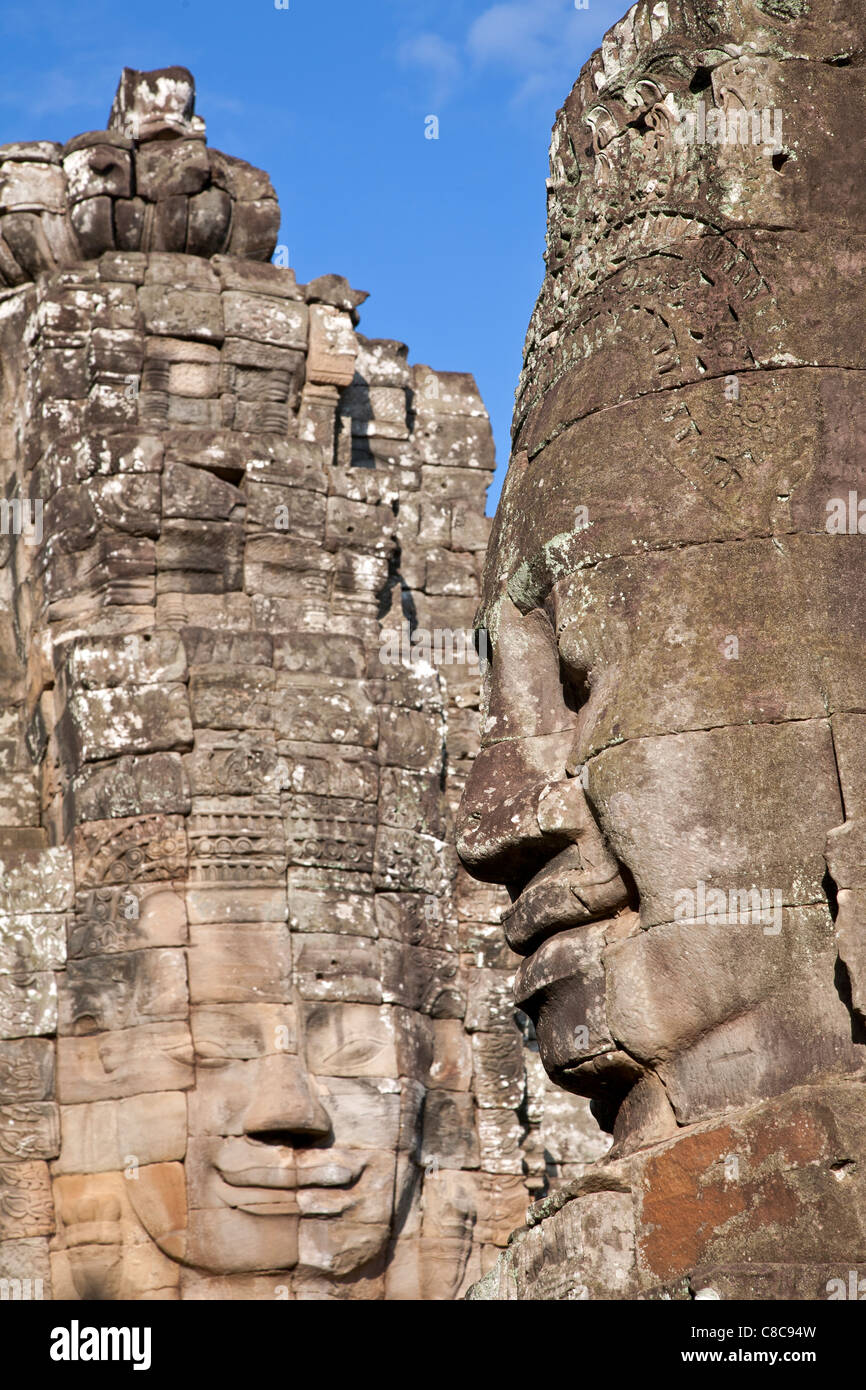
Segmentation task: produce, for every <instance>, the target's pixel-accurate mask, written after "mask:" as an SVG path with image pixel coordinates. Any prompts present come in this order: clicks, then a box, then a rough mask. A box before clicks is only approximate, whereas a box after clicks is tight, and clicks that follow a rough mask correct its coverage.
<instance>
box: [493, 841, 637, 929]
mask: <svg viewBox="0 0 866 1390" xmlns="http://www.w3.org/2000/svg"><path fill="white" fill-rule="evenodd" d="M626 901H627V897H626V894H625V891H624V887H623V882H622V879H621V878H620V876H619V873H618V871H617V869H616V867H615V866H614V867H613V868H612V869H611V868H609V867H608V866H605V867H604V868H603V869H601V870H598V869H587V868H585V867H584V865H583V862H582V860H581V858H580V852H579V850H578V849H577V846H575V845H572V846H569V848H568V849H565V850H563V851H562V852H561V853H560V854H557V855H556V856H555V857H554V858H553V859H551V860H550V861H549V862H548V863H547V864H545V866H544V868H543V869H541V870H540V871H539V873H537V874H536V875H535V877H534V878H532V879H530V881H529V883H528V884H527V885H526V887H525V888H524V889H523V891H522V892H521V894H520V896H519V898H518V899H517V901H516V902H515V903H513V904H512V906H511V907H510V908H509V909H508V911H507V912H505V913H503V915H502V925H503V927H504V929H505V939H506V941H507V942H508V944H509V946H510V947H511V949H512V950H513V951H517V953H518V954H519V955H527V954H528V953H529V952H530V951H532V950H533V949H535V948H536V947H537V946H539V945H540V944H541V942H542V941H544V940H545V938H546V937H548V936H550V935H551V932H552V931H556V930H566V929H567V928H569V927H576V926H582V925H584V924H585V923H587V922H597V921H601V920H602V919H604V918H606V917H612V916H613V915H614V914H615V913H616V912H617V911H618V909H619V908H621V907H624V906H625V905H626Z"/></svg>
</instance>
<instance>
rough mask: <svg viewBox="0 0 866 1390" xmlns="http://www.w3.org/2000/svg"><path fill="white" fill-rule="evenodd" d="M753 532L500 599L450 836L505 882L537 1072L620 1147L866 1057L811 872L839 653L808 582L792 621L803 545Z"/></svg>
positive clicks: (835, 815) (820, 870)
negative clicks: (785, 553) (758, 538)
mask: <svg viewBox="0 0 866 1390" xmlns="http://www.w3.org/2000/svg"><path fill="white" fill-rule="evenodd" d="M770 548H771V547H770V546H769V543H763V544H761V543H755V546H754V547H753V548H752V549H751V550H750V548H749V547H747V546H745V545H740V546H739V547H738V548H737V550H736V551H735V552H734V551H733V548H732V552H731V553H726V554H722V553H721V552H720V550H719V548H717V547H702V548H697V547H696V548H694V549H693V550H692V551H681V552H675V553H669V554H666V555H650V556H641V557H640V560H638V561H632V560H631V559H630V560H628V561H621V562H620V561H611V562H610V563H609V564H606V565H598V566H597V567H595V569H593V570H591V571H587V572H584V573H582V574H579V575H577V576H573V577H570V578H566V579H563V580H560V581H558V582H557V583H555V584H554V586H553V588H552V590H551V591H550V593H549V594H548V596H547V598H546V600H545V601H544V604H543V606H540V607H536V608H533V609H531V610H530V611H528V612H526V613H523V612H521V611H520V610H519V609H518V608H517V607H516V606H515V604H514V603H512V602H511V600H510V599H508V598H505V599H503V600H502V601H501V603H500V605H499V609H498V613H497V618H496V624H498V626H497V627H496V631H495V634H494V643H493V660H492V664H491V669H490V673H489V691H488V707H487V714H486V722H485V731H484V747H483V751H482V752H481V754H480V756H479V758H478V759H477V761H476V763H475V766H474V768H473V771H472V773H471V776H470V779H469V783H468V786H467V789H466V793H465V795H464V800H463V804H462V807H461V812H460V826H459V852H460V854H461V857H462V859H463V862H464V864H465V865H466V867H467V868H468V869H469V871H470V872H471V873H472V874H473V875H474V876H476V877H478V878H481V879H484V880H487V881H496V882H500V883H504V884H505V885H506V886H507V887H508V889H509V892H510V895H511V898H512V906H511V908H510V909H509V910H508V912H507V913H506V915H505V918H504V927H505V934H506V937H507V939H508V941H509V943H510V945H511V946H512V947H513V949H515V950H516V951H518V952H519V953H520V954H522V955H524V956H525V957H526V959H525V961H524V963H523V965H522V966H521V968H520V970H519V971H518V973H517V977H516V982H515V993H516V997H517V1000H518V1002H519V1003H520V1004H521V1007H522V1008H524V1009H525V1010H526V1012H527V1013H529V1014H530V1016H531V1017H532V1018H533V1021H534V1022H535V1025H536V1030H537V1034H538V1042H539V1049H540V1052H541V1056H542V1059H543V1061H544V1063H545V1066H546V1068H547V1070H548V1072H549V1074H550V1075H551V1076H552V1077H553V1079H554V1080H556V1081H557V1082H558V1083H559V1084H560V1085H562V1086H564V1087H566V1088H567V1089H571V1090H574V1091H577V1092H579V1093H580V1094H583V1095H588V1096H590V1097H591V1098H592V1100H593V1110H594V1113H595V1114H596V1117H597V1118H598V1119H599V1121H600V1123H601V1124H602V1126H603V1127H605V1128H608V1129H610V1130H611V1131H612V1132H613V1133H614V1136H615V1139H616V1141H617V1143H618V1144H619V1145H620V1147H623V1146H625V1147H634V1146H638V1145H639V1144H641V1143H644V1142H650V1141H652V1140H655V1139H658V1138H660V1137H663V1136H664V1135H665V1134H668V1133H671V1132H673V1130H674V1129H675V1128H676V1126H677V1125H681V1124H686V1123H691V1122H692V1121H694V1120H697V1119H700V1118H702V1117H703V1116H704V1115H706V1114H709V1113H713V1112H717V1111H718V1110H721V1109H724V1108H726V1107H727V1106H730V1105H735V1104H743V1103H746V1102H748V1101H750V1100H753V1099H758V1098H760V1097H762V1096H766V1095H772V1094H777V1093H779V1092H780V1091H782V1090H784V1089H787V1088H788V1087H789V1086H791V1085H794V1084H797V1083H798V1082H799V1081H800V1080H802V1079H804V1078H805V1077H806V1076H808V1075H813V1074H815V1073H816V1072H821V1071H827V1070H831V1069H836V1070H855V1069H856V1068H857V1067H858V1066H859V1065H861V1064H862V1062H861V1054H862V1050H863V1049H862V1043H861V1035H862V1028H861V1027H859V1026H858V1024H857V1020H856V1019H854V1020H852V1015H851V1012H850V1009H849V1007H848V1005H847V1003H846V1000H845V998H843V997H840V991H839V990H838V989H837V987H836V983H835V981H834V974H835V965H836V958H837V943H836V940H835V936H834V928H833V920H832V917H831V913H830V911H829V908H828V903H827V897H826V892H825V882H826V861H825V858H824V851H825V848H826V845H827V836H828V833H829V832H830V831H831V830H832V829H833V827H835V826H838V825H839V824H840V823H841V822H842V821H843V820H844V811H843V809H842V804H841V799H840V787H839V779H838V776H837V772H836V759H835V752H834V730H833V729H832V728H831V721H830V720H829V719H828V718H827V717H826V709H827V700H826V695H827V688H828V686H834V685H835V687H836V691H837V694H836V697H835V698H838V691H839V689H840V687H841V686H843V685H844V684H845V681H846V679H848V678H850V670H849V671H848V672H847V675H846V667H850V661H849V660H848V659H847V658H846V657H845V656H844V654H843V652H842V650H841V648H840V649H839V650H836V651H822V642H821V640H820V635H819V634H820V619H821V612H822V607H821V605H822V601H823V598H824V597H826V595H824V594H823V591H822V588H821V586H820V585H817V584H816V588H817V594H816V602H815V607H814V611H812V613H811V615H810V616H809V615H807V618H806V619H804V620H802V625H801V626H800V627H797V626H796V625H792V624H791V623H790V622H787V623H786V621H785V613H784V608H785V604H786V603H789V604H790V600H791V597H792V590H793V588H794V587H795V585H796V576H794V575H793V573H792V571H793V569H794V566H795V562H796V559H797V557H794V558H793V559H792V558H791V557H790V556H789V557H787V564H786V563H782V562H781V561H780V562H779V563H776V562H775V560H774V559H773V558H771V557H770V555H769V554H768V551H769V550H770ZM776 553H777V552H774V555H775V554H776ZM800 559H801V560H802V559H803V557H800ZM713 566H715V569H714V570H713V569H712V567H713ZM720 568H721V569H722V571H723V573H722V574H721V575H720V573H719V569H720ZM726 568H727V569H729V570H730V573H725V572H724V571H725V570H726ZM768 570H771V571H773V572H772V573H768ZM826 582H827V581H826V580H824V584H825V585H826ZM804 629H805V631H804ZM737 632H739V633H740V636H741V641H742V642H743V643H747V644H748V657H749V660H748V663H747V662H746V661H745V660H744V659H743V657H744V655H745V654H744V653H743V652H742V650H741V654H740V664H739V665H738V664H737V661H736V660H731V659H730V656H729V655H728V652H729V651H730V645H729V644H728V645H727V646H726V638H727V636H728V635H729V634H731V633H737ZM770 633H775V634H777V636H776V639H775V640H774V641H772V642H770V641H769V640H766V638H767V637H768V635H769V634H770ZM779 633H784V634H786V636H785V637H783V638H779V637H778V634H779ZM759 639H760V640H759ZM833 641H834V642H835V643H836V644H837V646H838V641H839V639H838V635H837V636H836V637H835V638H834V639H833ZM810 644H812V650H813V657H812V659H811V661H805V660H804V655H803V653H804V650H805V649H808V648H809V645H810ZM827 646H828V641H827V640H826V639H825V640H824V641H823V647H824V648H826V647H827ZM816 649H817V653H816V654H815V652H816ZM837 728H838V731H839V732H838V733H837V734H836V743H837V745H838V742H839V736H840V734H844V736H845V737H846V738H847V739H848V740H849V743H850V739H851V737H853V736H854V731H853V730H850V731H848V730H847V726H845V725H844V724H843V723H841V722H840V723H839V724H838V725H837ZM804 769H808V775H805V776H804ZM822 1020H823V1021H822Z"/></svg>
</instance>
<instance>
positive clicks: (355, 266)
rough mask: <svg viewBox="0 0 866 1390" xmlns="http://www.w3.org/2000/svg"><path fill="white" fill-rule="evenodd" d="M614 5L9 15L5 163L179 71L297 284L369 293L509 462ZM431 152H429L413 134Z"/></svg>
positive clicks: (333, 5) (384, 319)
mask: <svg viewBox="0 0 866 1390" xmlns="http://www.w3.org/2000/svg"><path fill="white" fill-rule="evenodd" d="M626 8H627V0H589V8H588V9H586V10H577V9H576V8H575V3H574V0H513V2H511V3H496V4H489V3H486V2H485V0H365V2H364V3H361V0H357V3H355V2H354V0H289V7H288V8H287V9H279V10H278V9H277V8H276V7H275V3H274V0H245V3H235V2H234V0H232V2H231V3H229V2H228V0H211V3H208V4H204V3H201V2H200V0H148V3H147V4H145V5H134V6H119V5H117V4H116V3H108V0H72V3H67V4H61V3H59V0H41V3H40V4H39V5H38V6H34V5H32V4H18V3H16V2H15V0H9V2H8V3H6V0H4V7H3V8H2V10H0V55H2V56H0V77H2V81H0V143H4V142H6V141H10V140H30V139H52V140H68V139H69V138H70V137H71V136H72V135H75V134H78V133H79V132H81V131H85V130H94V129H96V130H98V129H103V128H104V126H105V124H106V121H107V118H108V110H109V107H110V105H111V99H112V96H113V94H114V89H115V87H116V85H117V80H118V78H119V76H120V70H121V68H122V67H124V66H127V67H133V68H156V67H167V66H169V65H171V64H174V63H178V64H182V65H184V66H185V67H188V68H190V69H191V71H192V73H193V74H194V76H195V79H196V85H197V100H196V109H197V111H198V112H199V114H200V115H202V116H203V117H204V118H205V120H206V121H207V127H208V142H209V143H210V144H211V145H214V146H216V147H217V148H218V149H222V150H224V151H226V152H227V153H229V154H233V155H238V156H240V157H241V158H243V159H247V160H249V161H250V162H251V163H253V164H256V165H258V166H259V167H261V168H264V169H267V171H268V173H269V174H270V175H271V178H272V179H273V182H274V186H275V188H276V191H277V196H278V197H279V200H280V205H281V208H282V214H283V225H282V231H281V235H280V241H281V242H282V243H284V244H285V245H286V246H288V248H289V253H290V260H291V264H292V265H293V266H294V268H295V270H296V272H297V275H298V279H299V280H301V281H306V280H311V279H313V278H314V277H315V276H317V275H322V274H324V273H326V272H328V271H336V272H337V273H339V274H342V275H345V276H347V278H348V279H349V280H350V281H351V283H352V284H353V285H355V286H356V287H357V288H360V289H365V290H368V291H369V292H370V299H369V300H368V302H367V303H366V304H365V305H364V307H363V310H362V319H361V331H362V332H363V333H366V334H367V335H368V336H370V337H387V338H399V339H402V340H403V341H404V342H407V343H408V344H409V347H410V358H411V360H412V361H413V362H427V363H428V364H429V365H430V366H432V367H436V368H439V369H444V370H453V371H471V372H473V373H474V374H475V376H476V378H477V380H478V383H479V386H480V387H481V392H482V395H483V396H484V400H485V402H486V404H487V407H488V409H489V410H490V414H491V417H492V420H493V426H494V432H495V436H496V447H497V459H498V468H497V476H496V482H495V484H494V488H493V489H492V490H491V494H490V503H491V505H490V508H489V509H490V510H492V504H493V503H494V502H495V498H496V497H497V496H498V493H499V488H500V486H501V480H502V476H503V474H504V470H505V467H506V464H507V461H508V443H509V430H510V423H511V411H512V406H513V400H514V389H515V386H516V384H517V377H518V373H519V371H520V361H521V351H522V346H523V339H524V335H525V332H526V326H527V324H528V321H529V315H530V313H531V311H532V306H533V303H534V302H535V297H536V295H537V293H538V289H539V287H540V284H541V278H542V274H543V268H544V267H543V262H542V255H543V251H544V217H545V185H544V180H545V178H546V177H547V148H548V141H549V135H550V127H551V125H552V122H553V117H554V115H555V112H556V109H557V107H558V106H560V105H561V104H562V102H563V101H564V100H565V97H566V96H567V94H568V92H569V90H570V88H571V86H572V84H573V82H574V80H575V78H576V77H577V74H578V72H579V70H580V67H581V65H582V63H583V62H584V61H585V59H586V58H587V57H588V56H589V54H590V53H591V52H592V50H593V48H595V47H596V46H597V45H598V43H599V40H600V39H601V36H602V34H603V33H604V32H605V30H606V29H607V28H608V27H609V26H610V24H611V23H613V22H614V20H616V19H617V18H618V17H619V15H620V14H622V13H623V12H624V10H625V9H626ZM431 115H435V116H437V117H438V120H439V139H438V140H429V139H425V120H426V118H427V117H428V116H431Z"/></svg>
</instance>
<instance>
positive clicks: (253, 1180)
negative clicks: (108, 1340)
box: [183, 1004, 400, 1277]
mask: <svg viewBox="0 0 866 1390" xmlns="http://www.w3.org/2000/svg"><path fill="white" fill-rule="evenodd" d="M346 1010H348V1011H349V1012H350V1013H351V1011H352V1006H351V1005H340V1004H337V1005H329V1006H327V1009H326V1010H325V1012H327V1013H329V1015H330V1017H329V1018H328V1020H327V1022H326V1023H325V1024H324V1025H323V1026H324V1028H325V1029H326V1030H327V1031H328V1032H329V1033H330V1032H333V1030H334V1029H335V1028H336V1029H338V1030H339V1029H340V1026H341V1020H340V1018H339V1015H340V1014H341V1013H342V1012H345V1011H346ZM291 1012H292V1013H293V1012H294V1011H291ZM306 1012H307V1013H309V1012H310V1011H309V1009H307V1010H306ZM314 1012H315V1011H314ZM321 1012H322V1010H319V1013H321ZM371 1012H375V1011H371ZM286 1014H287V1016H288V1014H289V1011H286ZM345 1023H346V1025H347V1027H346V1030H345V1031H346V1032H347V1033H349V1035H351V1019H346V1020H345ZM206 1026H207V1025H206V1024H205V1025H204V1027H202V1028H199V1029H198V1030H195V1025H194V1032H195V1031H197V1033H198V1039H197V1049H198V1050H199V1051H198V1056H199V1069H198V1081H197V1085H196V1089H195V1091H194V1093H193V1095H192V1096H191V1097H190V1116H191V1123H190V1129H191V1134H190V1141H189V1148H188V1151H187V1158H186V1164H185V1167H186V1179H187V1197H188V1203H189V1227H188V1234H187V1239H186V1243H185V1250H184V1255H183V1259H184V1262H185V1263H188V1264H191V1265H194V1266H195V1267H197V1268H201V1269H205V1270H210V1271H216V1272H220V1273H222V1272H229V1273H238V1272H244V1271H252V1270H267V1269H274V1270H284V1269H285V1270H288V1269H293V1268H295V1267H296V1266H298V1265H299V1264H301V1265H303V1266H304V1268H305V1269H308V1270H311V1271H317V1272H321V1273H327V1274H330V1275H333V1276H337V1277H339V1276H343V1275H347V1274H351V1273H354V1272H355V1271H357V1270H358V1269H359V1268H361V1267H362V1266H363V1265H365V1264H367V1263H368V1262H369V1261H371V1260H374V1259H375V1257H376V1256H377V1255H379V1254H381V1253H382V1251H383V1250H384V1248H385V1245H386V1243H387V1241H388V1238H389V1236H390V1234H391V1229H392V1218H393V1211H394V1201H395V1168H396V1163H397V1152H398V1142H399V1121H400V1086H399V1082H398V1081H396V1080H392V1079H389V1078H386V1077H384V1076H382V1077H380V1078H377V1080H376V1081H375V1082H371V1081H370V1080H369V1079H365V1080H360V1079H355V1078H353V1077H351V1076H347V1075H342V1076H339V1077H330V1078H324V1077H322V1076H316V1075H314V1074H313V1072H312V1070H311V1069H310V1060H308V1057H307V1056H306V1055H305V1049H304V1046H303V1043H300V1042H299V1044H298V1045H299V1046H300V1047H301V1049H302V1050H301V1051H299V1052H298V1053H288V1052H279V1051H278V1052H272V1053H270V1054H268V1055H264V1056H260V1057H257V1058H253V1059H250V1060H245V1061H239V1060H230V1059H227V1058H226V1056H225V1048H224V1047H220V1046H219V1045H217V1046H216V1047H214V1046H213V1045H212V1044H210V1045H209V1043H208V1040H207V1037H206V1032H205V1029H206ZM281 1027H282V1033H280V1029H281ZM321 1031H322V1029H321V1028H320V1029H319V1032H320V1033H321ZM275 1032H276V1033H277V1043H280V1042H282V1043H283V1044H287V1045H289V1046H291V1045H292V1042H293V1040H292V1039H291V1038H290V1037H288V1036H287V1033H288V1028H287V1027H286V1026H285V1025H279V1024H277V1025H276V1029H275ZM317 1041H319V1039H317V1038H316V1037H315V1036H314V1037H313V1042H312V1044H311V1049H312V1051H313V1056H312V1059H311V1060H312V1062H313V1065H315V1064H316V1054H315V1047H316V1044H317ZM340 1069H341V1070H342V1071H344V1072H346V1071H349V1070H350V1068H349V1067H346V1066H343V1067H341V1068H340ZM373 1145H377V1146H380V1147H372V1146H373Z"/></svg>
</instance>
